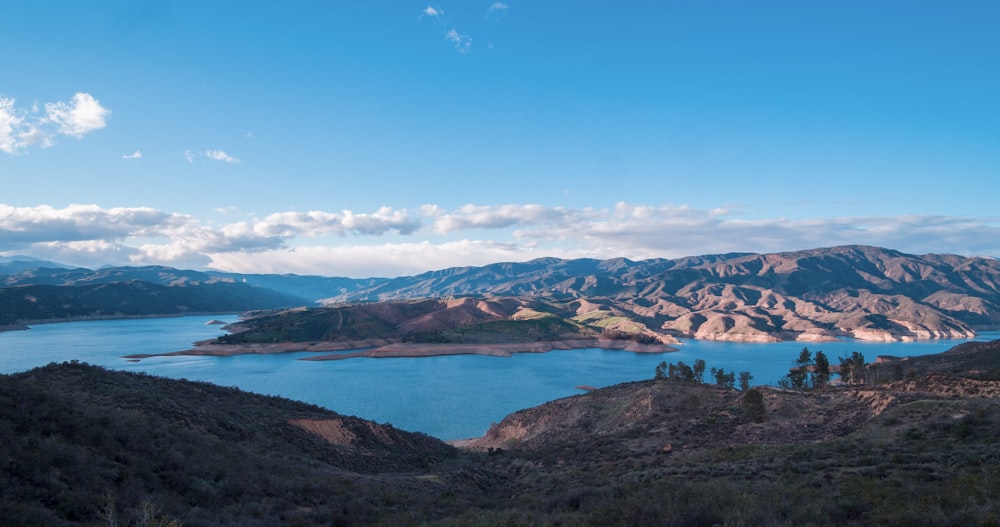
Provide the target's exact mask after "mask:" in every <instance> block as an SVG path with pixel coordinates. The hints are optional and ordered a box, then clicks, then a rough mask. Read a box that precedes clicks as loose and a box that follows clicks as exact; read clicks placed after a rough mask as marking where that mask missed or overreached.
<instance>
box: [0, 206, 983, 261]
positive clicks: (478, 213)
mask: <svg viewBox="0 0 1000 527" xmlns="http://www.w3.org/2000/svg"><path fill="white" fill-rule="evenodd" d="M425 226H426V227H428V228H424V227H425ZM383 236H386V237H388V238H382V237H383ZM399 237H408V238H407V239H408V240H409V241H405V242H403V241H401V240H400V239H399ZM847 244H866V245H876V246H882V247H888V248H892V249H897V250H900V251H904V252H909V253H915V254H924V253H929V252H934V253H957V254H962V255H968V256H975V255H992V256H1000V218H966V217H953V216H924V215H907V216H865V217H842V218H819V219H809V220H789V219H785V218H765V219H754V220H748V219H743V218H741V217H740V215H739V213H738V212H735V211H730V210H727V209H711V210H702V209H693V208H690V207H686V206H677V205H669V204H667V205H639V204H629V203H618V204H616V205H614V206H612V207H609V208H576V209H572V208H566V207H548V206H544V205H539V204H523V205H522V204H507V205H472V204H470V205H465V206H462V207H458V208H457V209H454V210H445V209H443V208H442V207H440V206H438V205H433V204H429V205H424V206H421V207H419V208H418V209H417V211H416V212H410V211H408V210H407V209H395V208H392V207H381V208H379V209H377V210H375V211H373V212H356V211H349V210H343V211H339V212H329V211H305V212H302V211H284V212H275V213H272V214H268V215H266V216H262V217H256V218H251V219H246V220H242V221H235V222H230V223H224V224H220V225H215V224H209V223H205V222H202V221H199V220H198V219H196V218H194V217H192V216H189V215H185V214H179V213H174V212H166V211H160V210H156V209H151V208H147V207H118V208H102V207H99V206H97V205H70V206H67V207H64V208H54V207H51V206H48V205H40V206H36V207H14V206H10V205H3V204H0V247H3V248H4V250H6V251H17V252H18V253H22V254H29V255H32V256H38V257H43V258H50V259H53V260H58V261H64V262H66V263H70V264H76V265H87V266H93V265H103V264H116V265H121V264H130V265H139V264H155V263H159V264H164V265H173V266H180V267H184V266H189V267H202V266H206V265H211V266H214V267H219V268H223V269H229V270H238V271H245V272H278V273H285V272H297V273H310V274H329V275H346V276H359V277H360V276H374V275H399V274H412V273H418V272H423V271H428V270H432V269H440V268H445V267H453V266H463V265H483V264H486V263H491V262H497V261H524V260H528V259H531V258H536V257H541V256H556V257H562V258H579V257H589V258H613V257H619V256H624V257H627V258H631V259H644V258H653V257H662V258H676V257H682V256H691V255H701V254H711V253H725V252H777V251H790V250H798V249H807V248H815V247H829V246H834V245H847ZM251 254H252V255H253V256H252V257H248V255H251ZM102 259H103V260H102Z"/></svg>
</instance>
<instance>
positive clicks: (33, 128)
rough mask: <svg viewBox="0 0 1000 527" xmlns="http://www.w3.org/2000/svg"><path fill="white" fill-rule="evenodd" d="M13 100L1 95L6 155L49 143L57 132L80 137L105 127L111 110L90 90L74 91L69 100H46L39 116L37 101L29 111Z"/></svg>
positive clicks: (0, 133)
mask: <svg viewBox="0 0 1000 527" xmlns="http://www.w3.org/2000/svg"><path fill="white" fill-rule="evenodd" d="M15 102H16V101H15V100H14V99H11V98H3V97H0V151H3V152H6V153H8V154H17V153H20V152H22V151H23V150H24V149H26V148H28V147H31V146H39V147H41V148H46V147H49V146H52V144H53V143H54V138H55V136H57V135H67V136H70V137H75V138H77V139H81V138H83V136H85V135H87V134H88V133H90V132H93V131H95V130H100V129H101V128H104V127H105V126H106V124H107V123H106V121H105V119H106V117H107V116H108V114H110V113H111V111H110V110H108V109H107V108H104V107H103V106H101V104H100V102H98V101H97V99H95V98H94V97H93V96H92V95H90V94H89V93H77V94H75V95H74V96H73V99H72V100H71V101H69V102H64V101H58V102H50V103H45V115H39V108H38V105H37V103H35V104H33V105H32V108H31V111H30V112H29V111H25V110H22V109H19V108H17V107H16V106H15Z"/></svg>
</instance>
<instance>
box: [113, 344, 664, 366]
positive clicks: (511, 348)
mask: <svg viewBox="0 0 1000 527" xmlns="http://www.w3.org/2000/svg"><path fill="white" fill-rule="evenodd" d="M588 348H600V349H608V350H621V351H630V352H633V353H669V352H673V351H679V350H678V348H676V347H675V346H671V345H667V344H640V343H638V342H633V341H629V340H611V339H597V338H593V339H569V340H553V341H539V342H525V343H501V344H461V343H455V344H422V343H405V342H392V341H388V340H384V339H369V340H355V341H342V342H276V343H273V344H213V343H212V341H202V342H196V343H195V346H194V347H193V348H191V349H188V350H183V351H174V352H170V353H137V354H133V355H125V356H124V357H123V358H125V359H148V358H150V357H172V356H180V355H192V356H206V355H208V356H215V357H231V356H234V355H250V354H257V355H267V354H275V353H291V352H300V351H305V352H312V353H323V352H334V353H326V354H324V355H319V356H317V357H304V358H301V359H299V360H306V361H325V360H344V359H353V358H358V357H367V358H390V357H413V358H415V357H440V356H446V355H487V356H492V357H509V356H511V355H513V354H515V353H546V352H549V351H553V350H572V349H588Z"/></svg>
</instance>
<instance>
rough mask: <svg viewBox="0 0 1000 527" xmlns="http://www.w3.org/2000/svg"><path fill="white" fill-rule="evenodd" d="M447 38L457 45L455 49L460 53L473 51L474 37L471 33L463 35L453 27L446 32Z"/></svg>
mask: <svg viewBox="0 0 1000 527" xmlns="http://www.w3.org/2000/svg"><path fill="white" fill-rule="evenodd" d="M445 38H446V39H448V40H449V41H451V43H452V44H454V45H455V49H456V50H457V51H458V52H459V53H468V52H470V51H472V37H470V36H469V35H462V34H460V33H459V32H458V31H457V30H455V29H451V30H450V31H448V32H447V33H446V34H445Z"/></svg>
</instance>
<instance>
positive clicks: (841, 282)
mask: <svg viewBox="0 0 1000 527" xmlns="http://www.w3.org/2000/svg"><path fill="white" fill-rule="evenodd" d="M36 263H37V262H36ZM18 265H19V266H20V268H17V267H15V266H18ZM23 267H24V265H23V264H22V263H20V262H17V261H13V262H10V261H8V262H5V263H2V262H0V273H5V274H0V284H2V285H3V288H2V289H0V292H3V291H4V290H5V289H10V288H15V287H23V286H27V285H32V286H38V285H50V286H59V287H69V286H77V287H78V286H82V285H87V284H98V283H121V282H127V281H136V280H138V281H142V282H146V283H151V284H156V285H160V286H164V287H170V288H174V287H186V288H188V289H187V290H186V291H189V292H193V291H196V290H199V289H203V288H204V287H206V286H209V285H212V284H220V283H224V284H231V285H232V286H235V285H241V286H246V287H247V288H248V289H246V291H247V292H253V293H254V295H249V296H255V295H261V296H267V295H271V296H270V297H269V299H268V300H267V301H262V300H260V299H253V300H250V299H248V300H247V301H245V302H242V303H240V302H235V303H231V304H230V306H231V307H233V308H235V309H225V310H226V311H231V310H243V309H264V308H274V307H280V306H285V307H290V306H293V305H316V304H317V303H320V304H325V305H343V304H353V303H359V302H365V303H370V302H384V301H392V300H401V299H415V298H453V297H479V298H486V297H518V298H522V299H525V298H527V299H532V300H536V301H537V300H541V301H550V302H555V303H559V304H562V305H565V304H567V303H569V302H575V303H576V304H575V305H577V309H578V310H579V312H578V313H576V315H577V316H579V315H586V313H588V312H595V313H599V314H600V315H601V316H602V317H607V316H611V317H621V318H622V319H625V320H627V321H629V322H631V323H633V324H634V325H638V326H642V327H644V328H645V329H648V330H649V331H652V332H656V333H659V334H662V335H663V336H665V337H682V338H698V339H713V340H733V341H760V342H767V341H776V340H802V341H824V340H831V339H836V338H839V337H852V338H858V339H865V340H880V341H888V340H911V339H923V338H964V337H969V336H972V335H974V334H975V333H976V332H977V331H984V330H992V329H997V328H1000V261H998V260H996V259H993V258H985V257H963V256H958V255H950V254H941V255H939V254H926V255H911V254H905V253H901V252H898V251H894V250H890V249H884V248H878V247H869V246H857V245H852V246H840V247H831V248H820V249H810V250H803V251H794V252H785V253H772V254H752V253H731V254H719V255H704V256H692V257H685V258H679V259H650V260H641V261H632V260H628V259H625V258H616V259H611V260H595V259H573V260H564V259H558V258H542V259H536V260H531V261H528V262H519V263H513V262H507V263H496V264H490V265H486V266H481V267H455V268H449V269H443V270H438V271H432V272H427V273H423V274H418V275H414V276H405V277H394V278H363V279H356V278H343V277H322V276H300V275H274V274H269V275H260V274H239V273H222V272H217V271H190V270H178V269H172V268H169V267H159V266H152V267H111V268H103V269H99V270H89V269H79V268H77V269H73V268H66V267H64V266H59V267H57V266H45V265H37V266H35V267H32V268H27V269H25V268H23ZM265 292H266V293H265ZM274 295H278V296H274ZM8 305H13V304H8ZM237 305H239V306H242V307H237ZM4 309H5V310H7V309H14V308H4ZM174 312H176V310H175V311H174ZM8 318H10V317H8ZM22 320H23V318H22ZM645 329H644V331H645Z"/></svg>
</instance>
